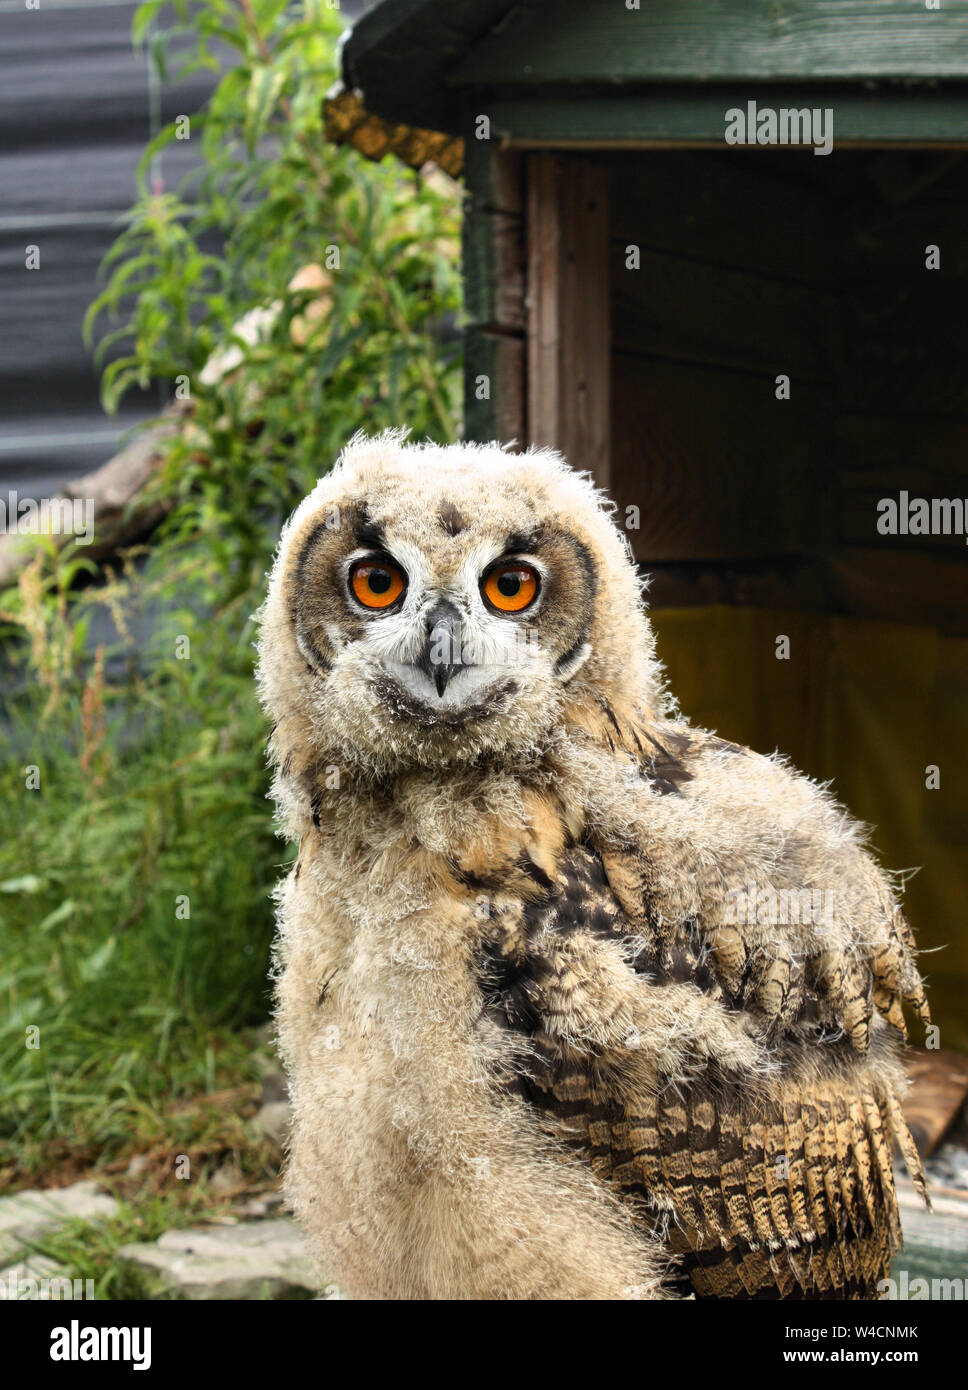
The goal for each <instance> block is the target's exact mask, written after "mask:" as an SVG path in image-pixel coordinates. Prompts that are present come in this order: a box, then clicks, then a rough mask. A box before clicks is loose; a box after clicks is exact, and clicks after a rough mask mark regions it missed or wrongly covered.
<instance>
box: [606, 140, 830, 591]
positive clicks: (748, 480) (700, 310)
mask: <svg viewBox="0 0 968 1390" xmlns="http://www.w3.org/2000/svg"><path fill="white" fill-rule="evenodd" d="M609 169H610V215H611V237H610V257H611V272H612V316H613V322H614V325H615V332H614V337H613V347H612V430H613V444H612V458H613V482H614V490H615V493H616V498H617V500H618V502H619V504H620V506H621V507H622V508H623V509H624V508H627V507H637V508H638V513H639V515H638V520H639V527H638V529H637V530H636V529H630V539H631V540H632V543H633V546H634V548H635V551H636V554H637V555H638V557H639V559H640V560H642V561H643V562H645V563H647V564H648V565H649V567H650V569H651V570H652V571H653V573H654V574H655V576H656V577H655V581H654V583H655V587H654V590H653V601H654V603H655V604H656V605H658V606H663V605H667V604H676V603H680V602H700V603H715V602H740V603H747V602H756V601H757V598H756V596H757V594H758V593H760V592H761V591H762V595H761V599H760V601H762V602H768V603H772V604H774V605H779V606H792V607H801V606H808V607H823V606H824V603H825V599H826V593H825V590H824V580H823V575H822V572H821V570H820V568H819V567H818V565H817V561H816V557H817V554H818V553H819V552H822V551H824V550H825V549H827V548H828V547H829V545H830V540H831V537H830V526H831V510H830V505H829V502H830V494H831V491H832V489H833V487H834V485H835V481H836V480H835V470H834V442H835V440H834V428H833V423H834V416H835V410H834V403H835V391H836V382H835V374H834V369H833V357H834V334H835V314H834V303H833V296H832V293H831V289H830V278H831V272H830V255H831V237H830V226H831V222H830V208H829V206H828V204H827V202H826V201H825V199H824V198H823V196H822V195H821V194H820V193H818V192H817V191H816V190H814V189H812V188H809V187H806V188H805V187H803V186H801V185H799V184H798V183H797V182H796V181H795V179H793V178H791V177H790V173H789V160H788V159H784V158H783V156H782V155H780V156H779V157H778V158H773V157H772V156H771V155H767V157H766V158H759V159H757V160H755V161H754V160H751V159H749V158H747V157H746V156H745V154H739V155H736V154H731V155H730V156H728V157H726V158H724V157H723V156H722V155H721V154H718V153H717V154H707V153H704V152H685V151H684V152H666V151H650V152H641V153H637V154H635V155H626V154H622V155H612V156H610V157H609ZM636 249H637V256H638V261H637V262H636V260H635V259H634V257H635V255H636ZM636 264H637V267H638V268H636ZM781 374H783V375H787V376H789V378H790V399H789V400H780V399H778V398H777V394H776V392H777V383H776V378H777V377H778V376H779V375H781ZM634 519H635V518H634V514H633V520H634Z"/></svg>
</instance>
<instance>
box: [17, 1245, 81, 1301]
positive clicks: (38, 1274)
mask: <svg viewBox="0 0 968 1390" xmlns="http://www.w3.org/2000/svg"><path fill="white" fill-rule="evenodd" d="M55 1279H56V1280H58V1281H59V1282H58V1283H56V1284H54V1285H53V1287H51V1283H52V1281H53V1280H55ZM85 1282H86V1283H87V1284H88V1285H89V1286H90V1293H89V1294H84V1293H82V1291H83V1289H84V1285H85ZM76 1292H77V1296H78V1297H82V1296H83V1297H91V1298H93V1297H94V1281H93V1279H88V1280H86V1281H84V1280H81V1279H78V1280H77V1281H76ZM74 1296H75V1281H74V1280H72V1279H71V1277H70V1275H69V1274H68V1272H67V1270H66V1269H64V1268H63V1267H62V1266H61V1265H59V1264H58V1263H57V1262H56V1260H49V1259H48V1258H47V1256H46V1255H27V1256H26V1258H25V1259H23V1260H20V1261H19V1262H18V1263H17V1264H15V1265H9V1266H8V1267H7V1268H6V1269H0V1303H2V1302H4V1301H9V1300H18V1301H21V1300H22V1301H26V1302H40V1301H42V1300H43V1301H46V1300H48V1299H50V1298H73V1297H74Z"/></svg>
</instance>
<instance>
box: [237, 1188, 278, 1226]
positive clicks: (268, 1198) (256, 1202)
mask: <svg viewBox="0 0 968 1390" xmlns="http://www.w3.org/2000/svg"><path fill="white" fill-rule="evenodd" d="M285 1201H286V1199H285V1197H283V1195H282V1193H281V1192H266V1193H263V1195H262V1196H261V1197H249V1198H248V1199H247V1200H246V1201H244V1202H241V1203H240V1204H239V1205H238V1206H237V1207H233V1211H234V1212H235V1214H236V1216H238V1217H240V1218H241V1219H242V1220H244V1221H251V1220H254V1219H255V1218H257V1217H263V1216H271V1215H272V1214H273V1213H274V1212H279V1211H281V1209H282V1207H283V1206H284V1205H285Z"/></svg>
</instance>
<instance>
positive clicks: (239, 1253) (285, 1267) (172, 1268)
mask: <svg viewBox="0 0 968 1390" xmlns="http://www.w3.org/2000/svg"><path fill="white" fill-rule="evenodd" d="M117 1258H118V1263H119V1265H120V1266H121V1267H122V1269H124V1270H125V1272H126V1273H128V1274H129V1275H130V1276H132V1277H133V1278H134V1279H136V1280H137V1281H138V1283H139V1284H141V1285H142V1286H143V1287H144V1288H145V1289H146V1292H148V1294H149V1297H150V1296H155V1297H157V1296H159V1295H167V1296H171V1295H174V1296H175V1297H177V1298H188V1299H199V1300H214V1299H237V1298H242V1299H260V1298H298V1297H299V1296H301V1295H302V1296H306V1295H310V1294H315V1293H316V1292H317V1290H318V1288H319V1280H318V1279H317V1278H316V1275H315V1274H314V1273H313V1266H312V1262H311V1261H310V1258H309V1254H308V1252H307V1250H306V1246H305V1244H304V1242H303V1238H302V1235H301V1233H300V1231H299V1228H298V1227H297V1226H296V1224H295V1222H294V1221H290V1220H288V1219H287V1218H285V1217H280V1218H279V1219H277V1220H275V1221H253V1222H249V1223H246V1224H243V1225H238V1226H217V1227H198V1228H196V1229H193V1230H185V1231H166V1232H165V1234H164V1235H163V1236H162V1237H161V1238H160V1240H157V1241H155V1242H154V1243H153V1244H150V1245H123V1246H122V1247H121V1249H120V1250H119V1251H118V1256H117Z"/></svg>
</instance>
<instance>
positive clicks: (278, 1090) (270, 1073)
mask: <svg viewBox="0 0 968 1390" xmlns="http://www.w3.org/2000/svg"><path fill="white" fill-rule="evenodd" d="M259 1099H260V1100H261V1101H262V1104H263V1105H271V1104H273V1103H274V1102H275V1101H279V1100H285V1101H288V1099H289V1086H288V1083H287V1082H286V1074H285V1072H284V1071H283V1070H282V1068H281V1067H280V1066H279V1065H278V1064H275V1065H273V1066H267V1067H266V1068H265V1070H264V1071H263V1073H262V1083H261V1087H260V1090H259Z"/></svg>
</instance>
